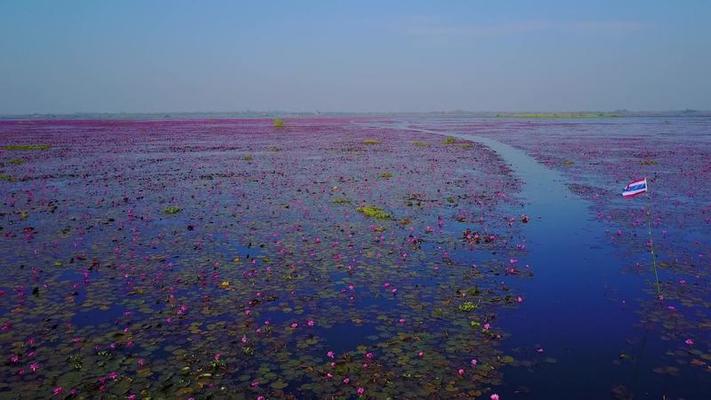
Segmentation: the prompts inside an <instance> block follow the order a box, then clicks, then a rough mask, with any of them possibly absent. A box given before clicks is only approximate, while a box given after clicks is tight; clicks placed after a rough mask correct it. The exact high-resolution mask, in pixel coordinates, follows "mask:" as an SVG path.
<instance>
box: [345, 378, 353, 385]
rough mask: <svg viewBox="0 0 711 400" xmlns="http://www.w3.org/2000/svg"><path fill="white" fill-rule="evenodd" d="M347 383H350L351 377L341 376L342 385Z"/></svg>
mask: <svg viewBox="0 0 711 400" xmlns="http://www.w3.org/2000/svg"><path fill="white" fill-rule="evenodd" d="M349 383H351V378H349V377H345V378H343V384H344V385H347V384H349Z"/></svg>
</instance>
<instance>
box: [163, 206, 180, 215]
mask: <svg viewBox="0 0 711 400" xmlns="http://www.w3.org/2000/svg"><path fill="white" fill-rule="evenodd" d="M181 211H183V209H182V208H180V207H176V206H168V207H166V208H165V209H164V210H163V212H164V213H166V214H168V215H174V214H177V213H179V212H181Z"/></svg>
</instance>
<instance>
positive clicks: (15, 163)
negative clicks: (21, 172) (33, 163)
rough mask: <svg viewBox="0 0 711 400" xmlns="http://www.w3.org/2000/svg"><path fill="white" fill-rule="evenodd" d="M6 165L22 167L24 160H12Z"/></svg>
mask: <svg viewBox="0 0 711 400" xmlns="http://www.w3.org/2000/svg"><path fill="white" fill-rule="evenodd" d="M8 163H10V164H12V165H22V164H24V163H25V159H24V158H13V159H12V160H10V161H8Z"/></svg>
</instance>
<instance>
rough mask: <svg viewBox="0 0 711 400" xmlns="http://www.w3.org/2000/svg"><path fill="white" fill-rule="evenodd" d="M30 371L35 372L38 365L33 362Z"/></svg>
mask: <svg viewBox="0 0 711 400" xmlns="http://www.w3.org/2000/svg"><path fill="white" fill-rule="evenodd" d="M30 369H31V370H32V372H37V370H38V369H39V363H38V362H33V363H32V364H30Z"/></svg>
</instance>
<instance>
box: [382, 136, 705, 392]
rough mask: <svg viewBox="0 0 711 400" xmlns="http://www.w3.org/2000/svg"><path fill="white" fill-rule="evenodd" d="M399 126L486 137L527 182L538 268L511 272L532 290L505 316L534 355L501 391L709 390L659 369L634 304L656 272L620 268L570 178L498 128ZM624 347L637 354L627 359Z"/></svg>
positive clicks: (532, 259) (652, 338)
mask: <svg viewBox="0 0 711 400" xmlns="http://www.w3.org/2000/svg"><path fill="white" fill-rule="evenodd" d="M394 126H395V127H397V129H409V130H414V131H419V132H428V133H432V134H438V135H446V136H454V137H456V138H459V139H463V140H468V141H472V142H476V143H480V144H483V145H485V146H487V147H489V148H490V149H492V150H494V151H495V152H496V153H498V154H499V156H500V157H502V159H503V160H504V161H505V162H506V163H507V164H508V165H509V166H510V167H511V169H512V170H513V172H514V175H516V176H518V177H519V178H520V179H521V180H522V181H523V183H524V184H523V189H522V192H521V193H520V196H521V198H522V200H523V201H524V203H525V205H524V207H523V208H522V209H521V210H520V212H521V213H524V214H526V215H528V216H529V217H530V223H528V224H527V225H525V227H524V228H523V229H524V232H523V233H524V236H525V237H526V239H527V243H526V245H527V248H528V251H527V254H526V255H525V256H522V257H520V258H519V260H518V263H519V266H525V265H530V266H531V268H532V270H533V271H534V273H535V276H534V278H533V279H532V280H525V281H521V280H515V279H513V280H510V281H507V284H509V285H510V286H513V287H515V288H517V289H520V290H521V291H522V292H523V293H525V294H526V298H525V301H524V304H523V306H522V307H521V308H520V309H518V310H515V311H511V312H508V313H505V314H503V315H500V316H499V319H498V320H497V323H498V324H499V326H501V327H502V328H503V329H504V330H505V331H507V332H510V333H511V336H510V337H508V338H507V339H506V340H505V341H504V346H503V350H504V352H506V353H507V354H512V355H513V356H514V358H515V359H518V360H528V361H533V364H532V365H530V366H521V365H518V366H514V367H511V368H509V369H508V370H506V371H505V375H504V384H503V385H502V387H500V388H497V392H498V393H499V394H501V395H502V398H504V399H541V398H570V399H605V398H644V399H657V398H676V397H662V396H663V394H664V393H674V394H675V395H680V396H683V397H679V398H694V399H696V398H705V397H704V396H705V395H706V394H708V393H706V394H704V393H703V391H704V387H705V386H706V385H704V384H703V382H699V381H698V378H697V377H693V376H683V375H682V376H677V377H675V378H670V377H662V376H660V375H657V374H655V373H654V372H652V370H653V368H654V366H655V365H656V364H655V361H657V358H658V356H660V355H661V354H663V352H664V351H665V346H664V344H663V343H661V342H660V341H659V340H658V339H657V336H658V335H654V334H652V333H650V332H648V331H645V330H644V329H643V328H642V327H640V326H639V323H638V321H639V316H638V315H637V313H636V312H635V308H634V307H635V304H636V303H637V302H638V301H640V300H642V301H653V300H650V299H649V298H646V299H645V295H644V288H645V285H646V284H647V283H648V282H649V279H644V278H642V279H640V277H639V276H636V275H631V274H624V273H622V272H621V271H622V266H623V262H624V261H623V260H621V259H620V257H619V254H617V255H616V254H614V253H613V252H614V248H612V247H610V246H609V244H607V243H606V241H605V229H606V228H605V226H604V225H603V224H602V223H601V222H599V221H597V220H596V219H595V218H594V217H593V215H592V213H591V211H590V204H589V203H588V202H587V201H585V200H583V199H581V198H580V197H578V196H577V195H575V194H573V193H572V192H571V191H570V190H569V189H568V187H567V186H566V185H567V183H572V182H567V179H566V178H565V177H564V176H563V175H562V174H561V173H559V172H557V171H554V170H551V169H549V168H547V167H545V166H543V165H542V164H540V163H538V162H537V161H536V160H535V159H533V158H532V157H531V156H529V155H528V154H526V153H525V152H524V151H523V150H519V149H517V148H514V147H512V146H509V145H507V144H504V143H501V142H498V141H496V140H493V139H490V138H486V137H481V136H474V135H467V134H458V133H452V132H442V131H434V130H427V129H418V128H411V127H409V126H408V125H407V124H405V123H400V124H395V125H394ZM650 273H651V272H650ZM623 351H627V352H630V353H633V354H623ZM625 357H629V358H632V359H633V361H631V362H628V361H629V358H628V359H627V360H625V363H624V364H623V363H620V362H619V361H621V360H622V358H625ZM620 364H622V365H620ZM701 379H703V378H701ZM699 383H702V384H701V385H699Z"/></svg>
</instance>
